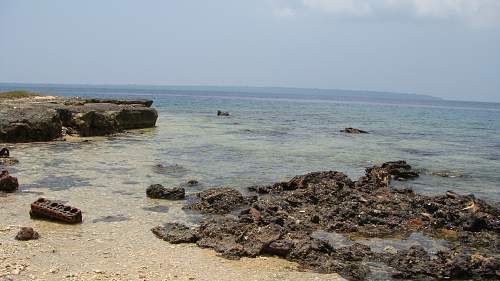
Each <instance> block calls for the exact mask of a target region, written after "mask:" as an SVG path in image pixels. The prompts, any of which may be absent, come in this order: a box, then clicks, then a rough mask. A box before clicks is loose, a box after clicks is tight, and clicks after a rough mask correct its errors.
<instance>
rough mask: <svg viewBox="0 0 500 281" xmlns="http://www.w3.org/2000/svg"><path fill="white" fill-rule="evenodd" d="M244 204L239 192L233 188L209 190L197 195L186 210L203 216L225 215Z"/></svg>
mask: <svg viewBox="0 0 500 281" xmlns="http://www.w3.org/2000/svg"><path fill="white" fill-rule="evenodd" d="M244 202H245V199H244V198H243V195H242V194H241V192H239V191H237V190H236V189H233V188H228V187H224V188H210V189H207V190H204V191H202V192H200V193H198V194H197V198H196V200H195V201H194V202H192V203H191V204H189V205H188V206H186V208H187V209H192V210H197V211H199V212H201V213H205V214H227V213H229V212H231V211H232V210H233V209H235V208H237V207H238V206H240V205H242V204H243V203H244Z"/></svg>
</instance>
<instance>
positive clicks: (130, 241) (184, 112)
mask: <svg viewBox="0 0 500 281" xmlns="http://www.w3.org/2000/svg"><path fill="white" fill-rule="evenodd" d="M20 88H22V89H27V90H31V91H35V92H41V93H45V94H50V95H62V96H87V97H111V98H135V99H137V98H144V99H152V100H154V104H153V106H154V107H155V108H156V109H157V110H158V113H159V119H158V121H157V126H156V128H151V129H143V130H137V131H133V132H129V133H125V134H119V135H116V136H109V137H94V138H90V141H89V142H70V141H68V142H51V143H27V144H15V145H10V147H11V155H12V156H14V157H16V158H18V159H19V161H20V163H19V164H17V165H16V166H12V167H9V171H10V172H11V173H12V174H14V175H15V176H16V177H18V179H19V182H20V192H18V193H16V194H14V195H11V194H9V195H5V194H4V195H0V227H2V224H3V225H4V226H9V225H31V226H33V227H35V228H36V229H37V230H38V231H39V232H40V233H42V238H43V240H41V241H42V242H41V243H42V244H43V246H42V247H40V253H38V252H37V254H36V257H35V255H33V258H32V263H31V268H32V269H33V268H34V270H35V271H36V270H40V272H42V271H44V270H46V269H47V268H52V267H53V266H54V264H56V265H57V264H58V266H59V268H69V269H72V270H74V269H75V268H81V270H83V271H88V272H94V271H93V270H94V269H95V268H101V267H103V266H105V267H106V270H109V271H110V272H113V271H114V272H121V273H123V274H132V275H130V276H135V275H134V274H136V271H137V272H141V270H143V269H142V268H143V267H139V266H142V265H143V264H147V266H149V269H148V270H154V272H160V273H158V274H160V275H161V274H167V273H168V272H169V271H165V270H164V269H163V268H162V264H163V263H164V262H165V261H167V263H168V262H170V263H176V266H177V268H179V270H186V269H185V267H183V266H181V264H185V261H186V260H189V261H190V264H191V265H189V268H191V267H192V266H193V267H197V266H199V267H200V268H202V267H206V266H207V264H213V266H217V267H218V268H223V270H225V272H228V273H227V274H228V275H227V276H236V277H235V278H238V277H237V276H240V277H241V276H248V277H249V278H250V277H252V276H255V274H256V271H255V266H256V265H257V264H258V266H259V272H260V273H262V274H266V276H274V277H269V278H268V279H265V278H264V279H262V280H273V279H274V278H278V277H276V274H280V275H279V276H280V277H279V278H281V279H283V278H284V279H283V280H331V279H332V277H331V276H329V275H321V274H315V273H300V272H298V271H296V270H292V269H290V268H292V267H293V265H290V264H289V263H287V262H286V261H284V260H279V259H274V258H265V260H262V259H250V260H248V259H246V260H242V261H239V262H236V261H224V262H222V261H221V260H222V259H215V260H213V259H212V258H213V253H212V252H210V251H209V252H204V251H203V250H201V249H197V248H193V247H177V246H175V247H174V246H170V245H169V244H168V243H166V242H163V241H160V240H159V239H156V238H155V237H154V236H153V234H152V233H151V232H150V229H151V228H152V227H154V226H156V225H159V224H164V223H167V222H181V223H184V224H188V225H190V224H191V225H196V224H197V223H198V222H199V219H200V216H199V215H197V214H195V213H193V212H187V211H184V210H183V209H182V206H183V202H182V201H167V200H155V199H150V198H147V197H146V196H145V190H146V188H147V187H148V186H149V185H151V184H162V185H164V186H166V187H174V186H178V185H181V184H184V183H186V182H187V181H188V180H191V179H196V180H198V181H199V182H200V185H199V186H196V187H188V188H187V189H186V193H187V195H188V197H189V196H192V195H193V194H195V193H197V192H199V191H201V190H203V189H206V188H209V187H222V186H224V187H233V188H236V189H239V190H241V191H242V192H245V190H246V187H248V186H253V185H264V184H271V183H274V182H278V181H285V180H288V179H290V178H292V177H293V176H296V175H301V174H305V173H308V172H313V171H323V170H337V171H342V172H345V173H346V174H347V175H349V176H350V177H351V178H352V179H353V180H355V179H357V178H358V177H359V176H361V175H363V174H364V169H365V168H366V167H369V166H372V165H374V164H380V163H383V162H386V161H392V160H406V161H407V162H408V163H409V164H411V165H412V166H413V167H415V168H417V169H419V170H421V176H420V177H419V178H417V179H415V180H411V181H406V182H395V183H394V186H395V188H400V187H408V188H412V189H413V190H415V191H416V192H419V193H425V194H444V192H446V191H447V190H452V191H455V192H457V193H460V194H474V195H475V196H476V197H479V198H482V199H484V200H487V201H489V202H495V204H496V203H497V202H498V201H500V192H499V188H498V186H499V183H500V173H499V171H500V137H499V135H500V104H495V103H477V102H456V101H446V100H439V99H435V100H434V99H422V100H419V99H394V98H383V99H380V98H376V97H373V96H371V97H359V96H357V97H350V96H345V95H341V96H328V95H311V96H309V95H307V93H303V94H300V93H299V94H298V93H293V94H290V93H288V94H287V93H286V92H285V93H272V94H266V93H262V92H255V93H252V92H231V91H214V90H213V89H210V90H206V91H203V90H200V89H197V90H186V89H182V90H179V89H162V88H161V87H154V88H148V87H144V88H141V87H139V86H129V87H127V86H120V87H111V86H109V87H95V86H54V85H50V86H40V85H16V86H13V85H2V84H0V91H2V90H10V89H20ZM217 110H222V111H228V112H230V116H228V117H221V116H217V114H216V113H217ZM345 127H356V128H360V129H363V130H366V131H368V132H369V134H344V133H342V132H340V130H341V129H343V128H345ZM159 164H161V165H163V166H164V167H167V168H166V169H158V168H157V165H159ZM443 172H445V173H448V174H449V175H451V176H450V177H442V176H437V175H435V174H436V173H443ZM40 196H43V197H46V198H49V199H55V200H63V201H64V202H67V204H70V205H73V206H77V207H78V208H81V209H82V210H83V217H84V221H83V224H81V225H77V226H73V225H65V224H54V223H51V222H46V221H32V220H30V218H29V215H28V209H29V204H30V203H31V202H33V201H35V200H36V199H37V198H38V197H40ZM0 230H1V229H0ZM10 231H14V230H10ZM338 236H339V237H340V238H338V239H339V240H340V241H343V239H345V238H343V236H342V235H338ZM332 239H333V238H332ZM335 239H336V238H335ZM11 240H12V239H11V237H10V236H6V235H0V243H3V244H4V245H7V246H9V245H10V244H13V242H11ZM9 243H10V244H9ZM364 243H367V244H369V245H370V246H371V247H372V248H373V249H384V248H385V247H388V246H389V247H395V248H397V249H400V248H408V247H409V246H411V245H421V246H423V247H424V248H425V249H427V250H428V251H430V252H436V251H437V250H439V249H442V248H443V247H446V245H447V242H446V241H443V240H436V239H432V238H430V237H428V236H426V235H424V234H422V233H414V234H412V235H411V236H410V237H408V238H406V239H378V238H374V239H369V240H367V241H365V242H364ZM10 247H18V246H17V245H16V244H13V245H12V246H9V247H8V249H11V248H10ZM34 249H38V248H34ZM45 249H47V250H45ZM50 249H54V251H56V250H57V252H54V253H56V254H54V255H53V254H50V252H49V250H50ZM33 251H34V250H29V251H27V252H26V255H28V256H30V257H31V256H32V253H33ZM37 251H38V250H37ZM167 256H168V258H166V257H167ZM69 257H70V258H69ZM89 257H92V258H89ZM110 257H112V259H110ZM130 257H134V258H133V259H131V258H130ZM137 261H138V262H137ZM214 268H215V267H214ZM370 268H371V269H372V276H371V277H370V278H369V279H370V280H387V279H389V273H388V272H389V270H387V268H385V267H384V266H381V265H380V264H378V265H377V264H375V265H370ZM79 270H80V269H79ZM171 270H173V271H175V270H176V269H175V268H173V269H171ZM207 270H208V269H207ZM202 271H203V270H202ZM208 271H210V272H213V271H214V270H208ZM215 271H218V270H215ZM63 272H65V271H63ZM276 272H278V273H276ZM182 274H184V275H189V274H195V272H184V273H182ZM214 274H217V272H215V273H214ZM231 274H233V275H231ZM304 274H306V275H304ZM160 275H159V276H160ZM126 276H129V275H126ZM130 276H129V277H130ZM161 276H163V275H161ZM121 278H123V280H129V279H127V278H128V277H123V276H122V277H121ZM130 278H131V280H132V279H133V277H130ZM158 278H159V277H158ZM212 278H216V279H217V278H218V277H214V276H212ZM228 278H229V277H228ZM158 280H159V279H158Z"/></svg>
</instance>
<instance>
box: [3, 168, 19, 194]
mask: <svg viewBox="0 0 500 281" xmlns="http://www.w3.org/2000/svg"><path fill="white" fill-rule="evenodd" d="M18 188H19V183H18V181H17V178H16V177H13V176H11V175H10V174H9V172H8V171H7V170H3V171H1V172H0V191H3V192H14V191H16V190H17V189H18Z"/></svg>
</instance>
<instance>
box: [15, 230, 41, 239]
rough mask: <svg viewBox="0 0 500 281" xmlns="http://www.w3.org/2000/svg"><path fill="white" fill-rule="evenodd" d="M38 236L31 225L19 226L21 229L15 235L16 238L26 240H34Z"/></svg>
mask: <svg viewBox="0 0 500 281" xmlns="http://www.w3.org/2000/svg"><path fill="white" fill-rule="evenodd" d="M39 237H40V236H39V235H38V232H36V231H35V230H34V229H33V228H32V227H21V230H19V232H18V233H17V235H16V237H15V238H16V240H20V241H27V240H35V239H38V238H39Z"/></svg>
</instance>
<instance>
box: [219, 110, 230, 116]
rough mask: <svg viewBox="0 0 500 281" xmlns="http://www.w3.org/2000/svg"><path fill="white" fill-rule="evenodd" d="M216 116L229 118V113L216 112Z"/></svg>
mask: <svg viewBox="0 0 500 281" xmlns="http://www.w3.org/2000/svg"><path fill="white" fill-rule="evenodd" d="M217 116H229V112H227V111H220V110H217Z"/></svg>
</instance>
